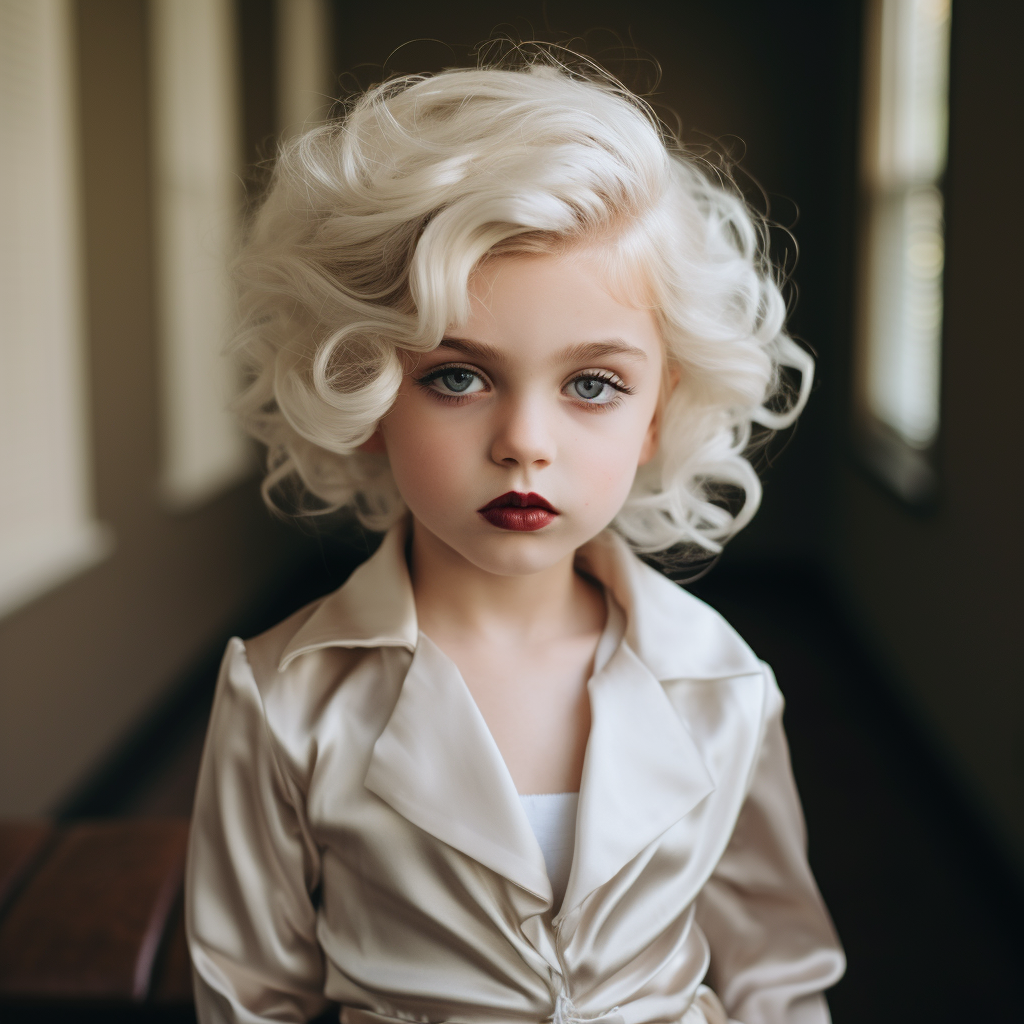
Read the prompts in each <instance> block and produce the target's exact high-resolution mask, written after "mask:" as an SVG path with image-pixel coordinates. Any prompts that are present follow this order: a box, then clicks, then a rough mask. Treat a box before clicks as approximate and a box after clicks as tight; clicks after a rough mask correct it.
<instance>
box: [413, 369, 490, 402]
mask: <svg viewBox="0 0 1024 1024" xmlns="http://www.w3.org/2000/svg"><path fill="white" fill-rule="evenodd" d="M416 383H417V384H420V385H422V386H423V387H425V388H428V389H429V390H431V391H436V392H438V393H439V394H441V395H447V396H455V395H472V394H474V393H475V392H477V391H483V390H484V382H483V380H481V378H480V375H479V374H478V373H474V372H473V371H472V370H467V369H465V368H464V367H461V366H441V367H438V369H436V370H433V371H431V372H430V373H428V374H427V375H426V376H425V377H421V378H420V379H419V380H418V381H416Z"/></svg>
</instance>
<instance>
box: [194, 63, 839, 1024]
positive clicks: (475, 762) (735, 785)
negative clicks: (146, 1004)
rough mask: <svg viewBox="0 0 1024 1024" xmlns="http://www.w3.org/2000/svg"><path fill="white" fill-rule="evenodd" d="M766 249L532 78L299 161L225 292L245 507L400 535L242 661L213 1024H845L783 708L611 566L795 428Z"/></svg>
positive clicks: (202, 901)
mask: <svg viewBox="0 0 1024 1024" xmlns="http://www.w3.org/2000/svg"><path fill="white" fill-rule="evenodd" d="M763 241H764V239H763V233H762V232H759V230H758V229H757V228H756V227H755V226H754V223H753V221H752V218H751V215H750V214H749V213H748V211H747V210H746V208H745V206H744V204H743V202H742V200H741V199H740V198H738V197H737V196H736V195H734V194H733V193H732V192H731V191H729V190H727V189H725V188H723V187H722V186H721V185H720V184H719V183H718V182H716V181H715V180H713V179H712V177H711V176H709V175H708V174H707V173H705V172H704V171H703V170H702V169H701V167H700V166H699V165H698V163H697V162H696V161H695V160H694V159H693V158H692V157H690V156H689V155H688V154H687V153H686V152H685V151H684V150H683V149H682V147H681V146H679V145H678V144H677V143H675V142H674V141H673V140H672V139H671V138H670V137H669V136H668V135H667V134H666V133H665V132H664V131H663V130H662V129H661V128H660V127H659V125H658V122H657V120H656V119H655V117H654V116H653V115H652V113H651V111H650V109H649V108H648V107H647V106H646V105H645V104H644V103H643V102H642V101H641V100H639V99H638V98H637V97H635V96H633V95H631V94H630V93H629V92H628V91H627V90H626V89H624V88H623V87H622V86H621V85H619V84H618V83H616V82H614V81H613V80H611V79H608V78H606V77H604V76H602V75H601V74H599V73H597V72H596V71H594V70H591V71H589V72H588V73H579V72H572V71H568V70H566V69H564V68H563V67H561V66H559V65H557V63H556V62H555V61H554V60H552V59H550V58H537V59H535V60H533V61H532V62H531V61H528V60H524V61H523V62H522V63H521V65H520V66H518V67H515V68H507V67H506V68H494V67H491V68H483V69H478V70H453V71H448V72H444V73H442V74H438V75H434V76H415V77H410V78H405V79H400V80H397V81H392V82H388V83H386V84H384V85H382V86H379V87H377V88H375V89H372V90H370V91H369V92H368V93H367V94H366V95H364V96H362V97H361V98H359V99H358V100H357V101H356V102H355V103H354V104H352V106H351V107H350V109H349V111H348V113H347V114H346V116H345V117H343V118H342V119H340V120H338V121H337V122H335V123H333V124H329V125H327V126H326V127H322V128H318V129H316V130H314V131H311V132H309V133H307V134H306V135H304V136H302V137H301V138H299V139H298V140H297V141H295V142H293V143H291V144H289V146H288V147H287V148H286V149H285V151H284V152H283V153H282V155H281V157H280V160H279V162H278V165H277V168H276V172H275V175H274V179H273V183H272V187H271V188H270V191H269V195H268V197H267V199H266V202H265V203H264V205H263V207H262V209H261V210H260V212H259V213H258V215H257V217H256V219H255V223H254V226H253V229H252V233H251V237H250V239H249V241H248V243H247V245H246V248H245V251H244V253H243V255H242V258H241V261H240V264H239V268H240V269H239V279H240V281H241V297H242V309H243V312H244V321H243V325H242V328H241V331H240V334H239V338H238V348H239V350H240V351H241V353H242V354H243V356H244V359H245V361H246V364H247V367H248V370H249V374H250V380H251V383H250V385H249V387H248V390H247V392H246V394H245V395H244V397H243V399H242V403H241V409H242V412H243V415H244V418H245V420H246V423H247V425H248V427H249V429H250V430H251V431H252V433H254V434H255V435H256V436H257V437H258V438H260V439H261V440H262V441H264V442H265V443H266V444H267V446H268V448H269V465H270V472H269V475H268V477H267V480H266V485H265V492H264V493H265V494H266V495H267V496H268V497H269V496H270V495H271V494H272V493H277V492H278V491H279V490H280V488H281V487H285V488H288V487H290V488H291V490H290V492H289V493H290V495H291V500H292V501H293V502H294V501H298V502H299V504H300V506H302V508H303V509H304V510H305V511H307V512H311V511H314V510H335V509H339V508H342V507H344V506H350V507H351V508H353V509H354V510H355V511H356V513H357V514H358V516H359V518H360V519H361V521H362V522H363V524H364V525H365V526H367V527H369V528H370V529H373V530H380V531H385V530H386V531H387V532H386V535H385V537H384V540H383V543H382V545H381V547H380V548H379V549H378V551H377V552H376V554H374V555H373V556H372V557H371V558H370V559H369V560H368V561H367V562H365V563H364V564H363V565H362V566H360V567H359V568H358V569H357V570H356V571H355V573H353V575H352V576H351V578H350V579H349V580H348V582H347V583H345V585H344V586H343V587H341V588H340V589H339V590H337V591H336V592H335V593H333V594H331V595H329V596H327V597H326V598H324V599H322V600H320V601H317V602H314V603H313V604H312V605H310V606H308V607H306V608H303V609H302V610H301V611H299V612H296V613H295V614H294V615H292V616H291V617H290V618H288V619H286V620H285V621H284V622H282V623H281V624H280V625H278V626H276V627H275V628H273V629H271V630H270V631H269V632H267V633H265V634H263V635H262V636H259V637H257V638H256V639H254V640H250V641H246V642H242V641H241V640H238V639H233V640H232V641H231V642H230V644H229V645H228V650H227V653H226V655H225V659H224V663H223V668H222V672H221V678H220V681H219V684H218V689H217V697H216V701H215V704H214V709H213V716H212V719H211V723H210V730H209V735H208V738H207V743H206V750H205V753H204V757H203V766H202V771H201V775H200V780H199V788H198V793H197V796H196V808H195V816H194V821H193V828H192V839H191V850H190V856H189V871H188V886H187V922H188V933H189V941H190V946H191V952H192V958H193V962H194V965H195V978H196V1000H197V1006H198V1011H199V1018H200V1020H201V1021H203V1022H213V1021H246V1022H254V1021H262V1020H273V1021H302V1020H307V1019H309V1018H312V1017H315V1016H317V1015H318V1014H320V1013H322V1012H323V1011H325V1010H326V1009H327V1008H329V1007H330V1006H331V1005H332V1004H338V1005H339V1006H340V1008H341V1009H340V1014H341V1020H342V1021H343V1022H345V1024H386V1022H398V1021H413V1022H423V1024H426V1022H430V1024H434V1022H443V1021H458V1022H465V1024H511V1022H517V1021H521V1022H530V1024H537V1022H541V1021H554V1022H556V1024H574V1022H601V1024H653V1022H656V1021H658V1022H669V1021H681V1022H685V1024H724V1022H725V1021H726V1020H727V1018H728V1019H732V1020H737V1021H741V1022H743V1024H775V1022H779V1024H781V1022H788V1024H812V1022H813V1024H819V1022H825V1021H827V1020H828V1010H827V1007H826V1004H825V1000H824V998H823V996H822V994H821V993H822V990H823V989H825V988H827V987H828V986H829V985H831V984H833V983H834V982H835V981H836V980H837V979H838V978H839V977H840V975H841V974H842V971H843V955H842V952H841V950H840V947H839V944H838V942H837V939H836V937H835V935H834V933H833V930H832V927H831V924H830V922H829V919H828V915H827V913H826V911H825V909H824V907H823V906H822V902H821V899H820V896H819V895H818V892H817V889H816V887H815V884H814V880H813V878H812V877H811V873H810V870H809V868H808V865H807V860H806V856H805V840H804V826H803V820H802V815H801V811H800V805H799V801H798V798H797V794H796V791H795V788H794V785H793V780H792V777H791V773H790V768H789V761H788V756H787V750H786V742H785V739H784V736H783V731H782V724H781V715H782V699H781V697H780V695H779V692H778V689H777V688H776V685H775V682H774V680H773V678H772V675H771V672H770V670H769V669H768V668H767V666H765V665H764V664H762V663H761V662H759V661H758V660H757V658H756V657H755V656H754V654H753V653H752V652H751V651H750V650H749V648H748V647H747V646H746V645H745V644H744V643H743V641H742V640H740V638H739V637H738V636H737V635H736V634H735V633H734V632H733V631H732V629H731V628H730V627H729V626H728V625H727V624H726V623H725V622H724V621H723V620H722V619H721V618H720V617H719V616H718V615H717V614H716V613H715V612H714V611H712V610H711V609H710V608H708V607H706V606H705V605H703V604H702V603H701V602H700V601H698V600H696V599H695V598H693V597H691V596H690V595H689V594H687V593H686V592H685V591H683V590H681V589H679V588H678V587H677V586H676V585H674V584H673V583H671V582H670V581H669V580H667V579H666V578H665V577H664V576H662V575H660V574H659V573H658V572H656V571H655V570H653V569H651V568H649V567H648V566H647V565H645V564H644V563H643V562H641V561H640V560H639V559H638V558H637V557H636V555H635V554H634V553H633V552H634V551H643V552H662V551H666V550H667V549H669V548H672V547H676V548H677V546H678V545H690V546H691V547H692V546H697V547H698V548H701V549H704V550H708V551H717V550H719V548H720V546H721V544H722V542H723V541H725V540H726V539H727V538H728V537H729V536H730V535H731V534H732V533H734V532H735V531H736V530H737V529H739V528H740V527H741V526H742V525H743V524H745V523H746V522H747V521H748V520H749V519H750V517H751V516H752V515H753V513H754V511H755V509H756V507H757V504H758V501H759V498H760V488H759V485H758V480H757V477H756V475H755V473H754V471H753V470H752V468H751V466H750V464H749V462H748V461H747V460H746V459H745V458H744V451H745V449H746V448H747V446H748V442H749V439H750V433H751V424H752V423H758V424H761V425H764V426H766V427H770V428H771V427H781V426H785V425H787V424H789V423H791V422H792V421H793V419H794V418H795V417H796V416H797V414H798V412H799V411H800V409H801V408H802V406H803V404H804V401H805V400H806V396H807V393H808V389H809V387H810V381H811V375H812V363H811V360H810V358H809V356H807V354H806V353H805V352H804V351H803V350H802V349H801V348H799V347H798V346H797V345H796V344H795V343H794V342H793V341H791V340H790V339H789V338H788V337H787V336H786V334H785V333H784V330H783V319H784V306H783V301H782V298H781V296H780V294H779V291H778V288H777V286H776V284H775V283H774V281H773V278H772V269H771V267H770V265H769V264H768V262H767V258H766V255H765V253H764V251H763ZM783 367H790V368H793V369H794V370H796V371H797V372H798V373H799V376H800V387H799V394H798V395H797V396H796V397H792V396H790V397H788V398H787V397H786V395H785V394H784V382H783V380H782V376H781V368H783ZM779 408H784V409H785V411H781V412H780V411H778V410H779ZM722 485H729V486H731V487H733V488H739V489H742V491H743V492H744V494H745V503H744V504H743V506H742V509H741V510H740V511H739V512H738V513H737V514H735V515H733V514H731V513H730V512H729V511H727V510H726V509H725V508H724V507H723V504H722V503H721V502H716V501H715V500H714V496H715V494H716V488H718V489H719V493H720V489H721V487H722ZM609 527H610V528H609ZM631 549H632V550H631ZM677 550H678V548H677Z"/></svg>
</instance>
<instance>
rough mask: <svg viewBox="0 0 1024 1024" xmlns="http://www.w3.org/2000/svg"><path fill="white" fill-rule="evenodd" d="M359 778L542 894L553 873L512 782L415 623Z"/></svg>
mask: <svg viewBox="0 0 1024 1024" xmlns="http://www.w3.org/2000/svg"><path fill="white" fill-rule="evenodd" d="M365 785H366V788H367V789H369V790H371V791H372V792H373V793H376V794H377V796H379V797H380V798H381V799H382V800H385V801H386V802H387V803H388V804H390V805H391V806H392V807H393V808H394V809H395V810H396V811H397V812H398V813H399V814H401V815H402V816H403V817H404V818H406V819H408V820H409V821H411V822H412V823H413V824H414V825H416V826H417V827H418V828H421V829H423V830H424V831H425V832H429V833H430V834H431V835H433V836H435V837H436V838H438V839H440V840H441V841H442V842H445V843H447V844H448V845H449V846H453V847H455V849H457V850H461V851H462V852H463V853H465V854H467V855H468V856H470V857H472V858H473V859H474V860H477V861H479V862H480V863H481V864H484V865H486V866H487V867H489V868H491V870H493V871H496V872H498V873H499V874H501V875H504V876H505V877H506V878H508V879H510V880H511V881H513V882H515V883H516V884H517V885H519V886H521V887H522V888H523V889H526V890H528V891H529V892H532V893H534V894H535V895H537V896H538V897H540V898H541V899H542V900H544V901H546V902H548V903H549V904H550V902H551V883H550V881H549V880H548V875H547V869H546V868H545V866H544V858H543V855H542V854H541V852H540V847H539V846H538V845H537V841H536V839H535V838H534V835H533V831H532V829H531V828H530V823H529V820H528V819H527V817H526V812H525V811H524V810H523V808H522V804H521V802H520V800H519V795H518V793H517V792H516V788H515V784H514V783H513V781H512V777H511V776H510V775H509V773H508V769H507V767H506V766H505V762H504V761H503V759H502V757H501V753H500V751H499V750H498V747H497V744H496V743H495V742H494V738H493V736H492V735H491V733H490V730H489V729H488V728H487V723H486V722H485V721H484V718H483V715H481V714H480V709H479V708H478V707H477V706H476V702H475V701H474V700H473V697H472V695H471V694H470V692H469V690H468V689H467V687H466V684H465V683H464V682H463V680H462V677H461V676H460V675H459V671H458V669H457V668H456V666H455V664H454V663H453V662H452V661H451V659H449V658H448V657H447V656H446V655H445V654H444V653H443V652H442V651H440V650H439V649H438V648H437V647H436V646H435V645H434V644H433V643H432V642H431V641H430V639H429V638H428V637H426V636H424V634H423V633H420V635H419V642H418V644H417V646H416V653H415V655H414V656H413V660H412V664H411V666H410V667H409V671H408V673H407V675H406V677H405V681H404V682H403V684H402V691H401V693H400V695H399V698H398V701H397V703H396V704H395V708H394V711H393V712H392V714H391V718H390V719H389V721H388V724H387V725H386V726H385V728H384V731H383V732H382V733H381V734H380V736H379V737H378V739H377V742H376V744H375V745H374V748H373V755H372V757H371V759H370V766H369V769H368V770H367V773H366V779H365Z"/></svg>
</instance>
